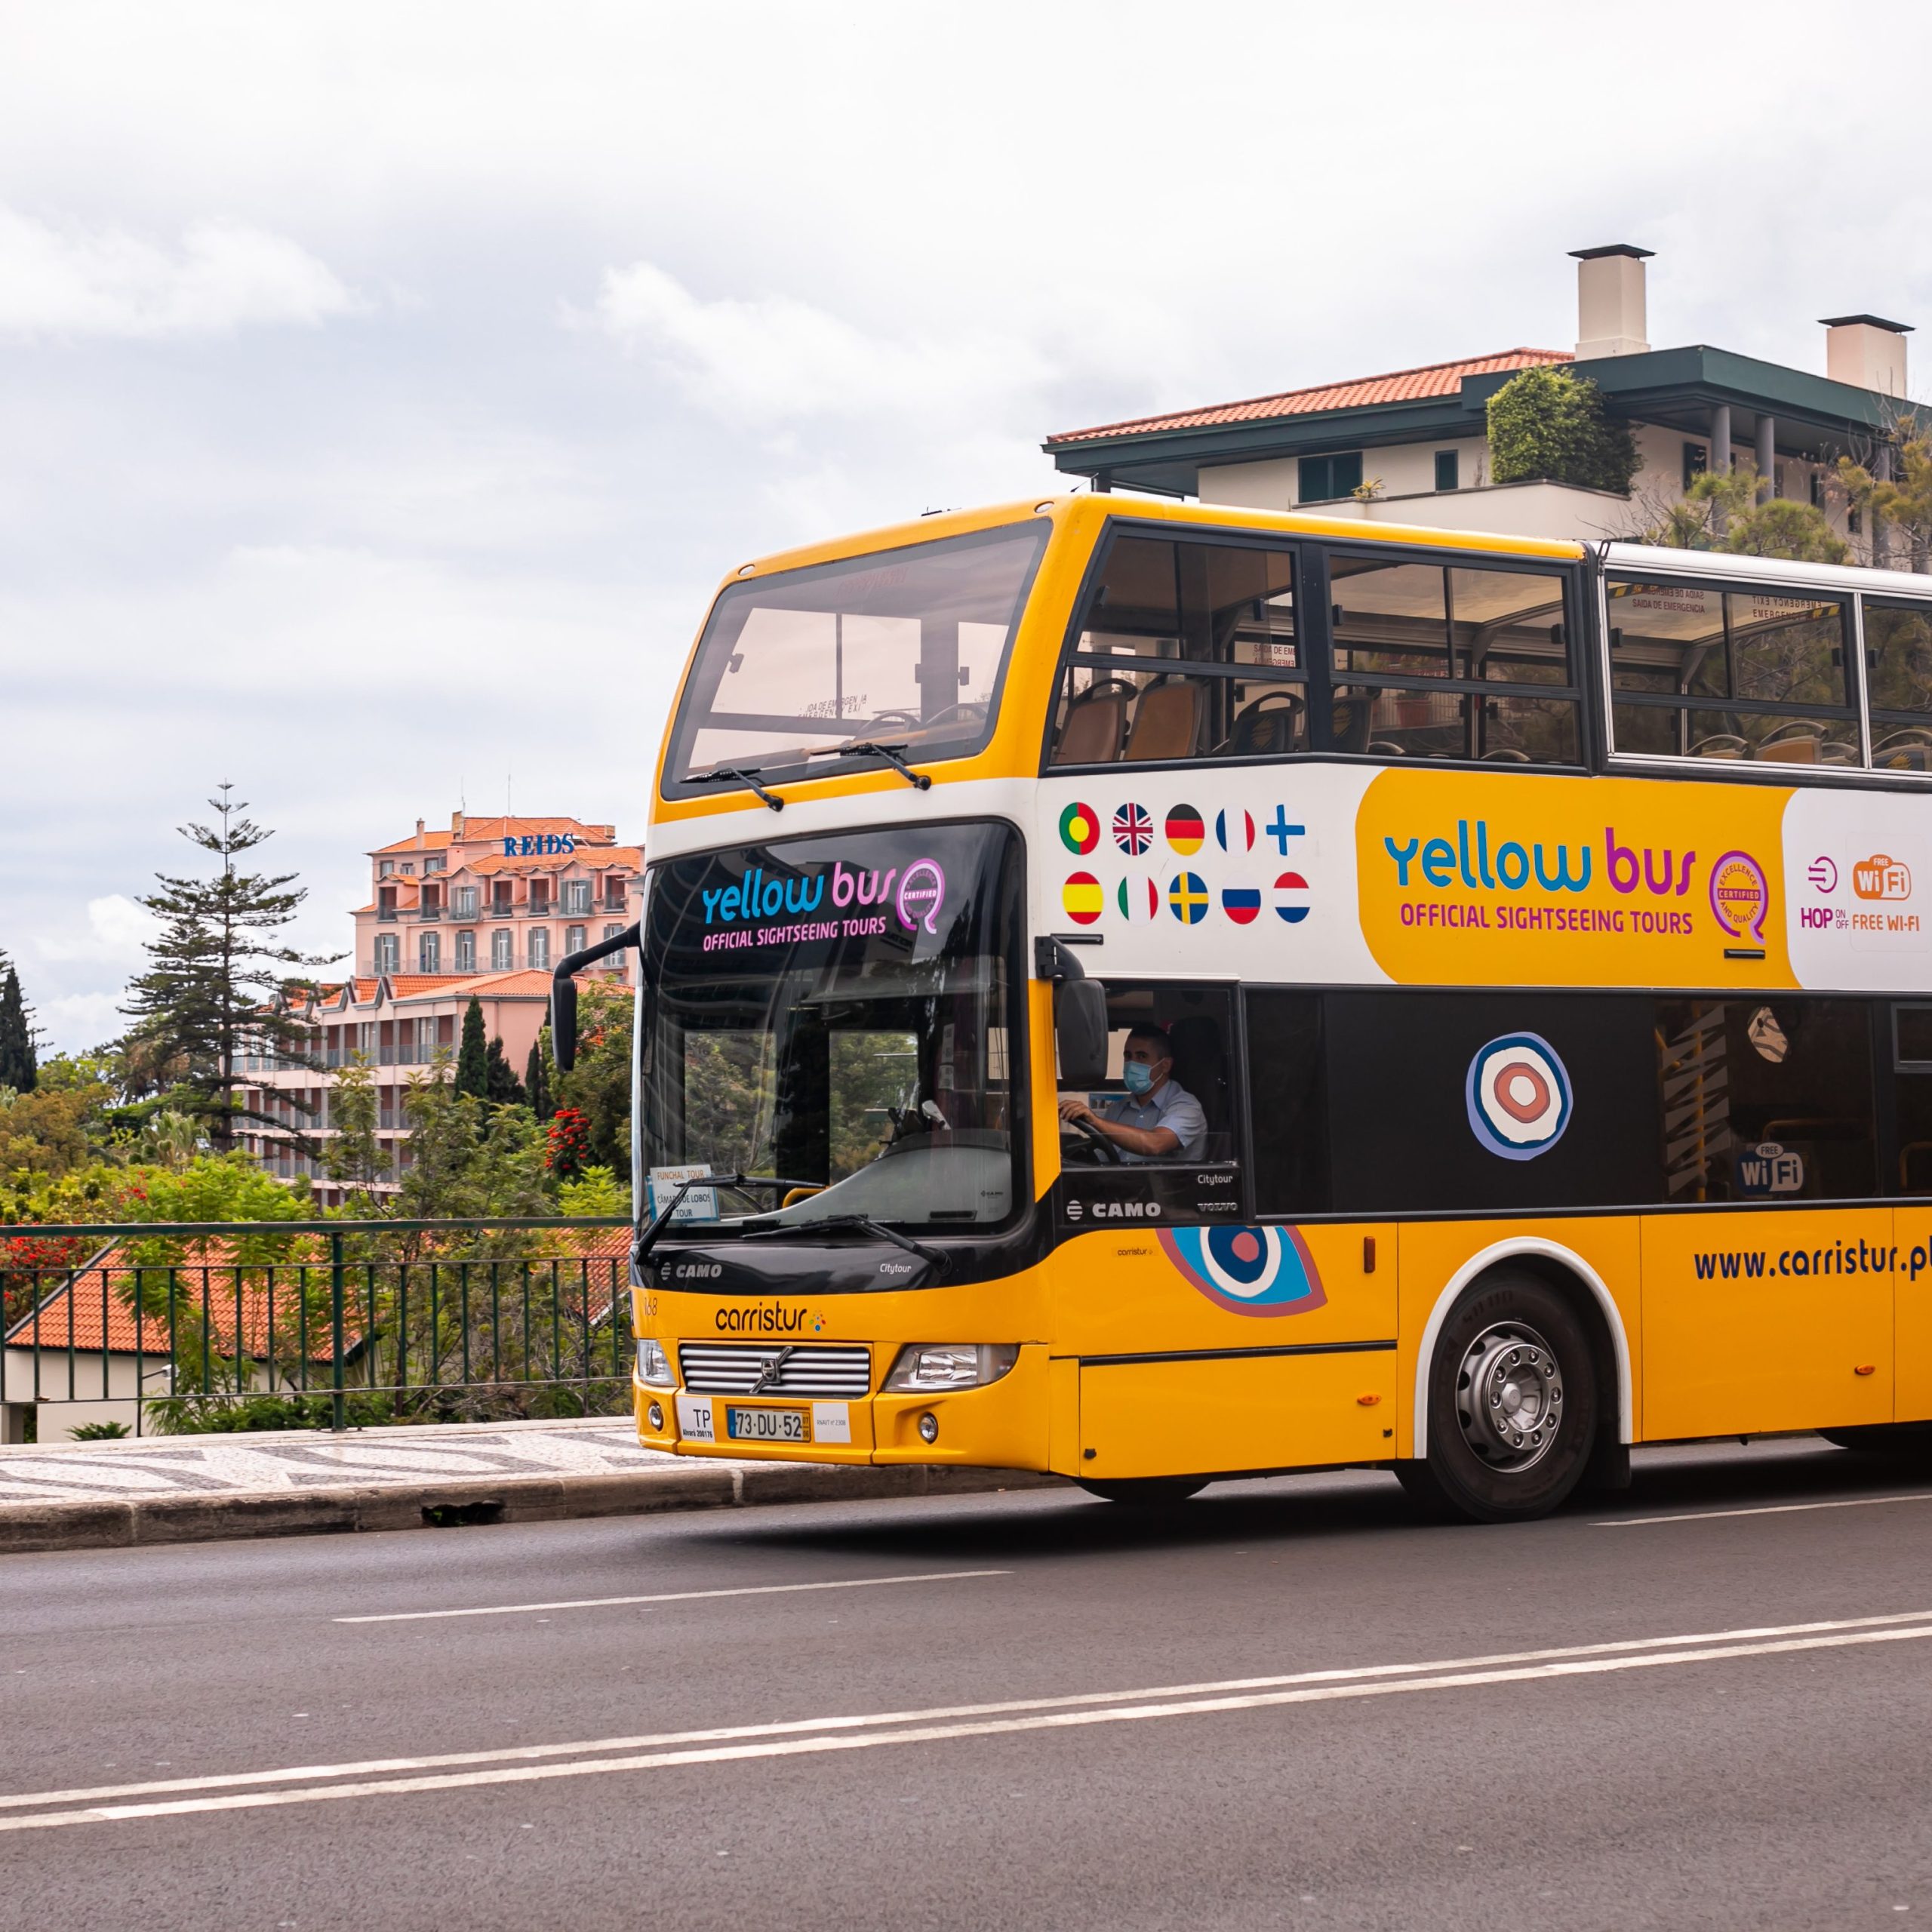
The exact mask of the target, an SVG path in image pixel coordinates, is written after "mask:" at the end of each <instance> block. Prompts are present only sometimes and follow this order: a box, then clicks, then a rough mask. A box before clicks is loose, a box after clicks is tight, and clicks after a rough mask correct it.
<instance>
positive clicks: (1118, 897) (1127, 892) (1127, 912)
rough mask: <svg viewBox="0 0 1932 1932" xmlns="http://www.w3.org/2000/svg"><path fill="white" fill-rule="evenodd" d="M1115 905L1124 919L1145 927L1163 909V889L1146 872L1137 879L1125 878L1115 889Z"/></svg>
mask: <svg viewBox="0 0 1932 1932" xmlns="http://www.w3.org/2000/svg"><path fill="white" fill-rule="evenodd" d="M1114 903H1115V905H1116V906H1118V907H1119V908H1120V915H1121V918H1123V919H1125V920H1127V921H1129V922H1130V923H1131V924H1134V925H1145V924H1146V922H1147V921H1149V919H1151V918H1153V917H1154V915H1155V914H1156V913H1157V912H1159V911H1160V909H1161V888H1159V887H1158V885H1156V884H1155V883H1154V881H1152V879H1151V878H1148V877H1147V875H1146V874H1145V873H1144V872H1143V874H1141V875H1140V877H1138V878H1124V879H1122V880H1121V882H1120V884H1118V886H1117V887H1115V889H1114Z"/></svg>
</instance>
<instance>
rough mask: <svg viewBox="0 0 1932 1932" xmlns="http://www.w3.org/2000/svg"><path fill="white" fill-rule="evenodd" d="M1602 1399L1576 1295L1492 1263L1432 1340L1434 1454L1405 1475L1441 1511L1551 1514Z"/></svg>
mask: <svg viewBox="0 0 1932 1932" xmlns="http://www.w3.org/2000/svg"><path fill="white" fill-rule="evenodd" d="M1600 1401H1601V1398H1600V1396H1599V1394H1598V1388H1597V1377H1596V1372H1595V1352H1594V1351H1593V1350H1592V1348H1591V1346H1590V1337H1589V1332H1588V1331H1587V1330H1586V1327H1584V1324H1583V1321H1582V1319H1581V1318H1580V1316H1579V1315H1578V1314H1577V1309H1576V1308H1575V1306H1574V1304H1573V1303H1571V1300H1569V1298H1568V1297H1567V1296H1565V1295H1564V1294H1563V1293H1562V1291H1561V1290H1560V1289H1558V1288H1556V1287H1552V1285H1551V1284H1550V1283H1549V1281H1546V1280H1545V1279H1544V1278H1543V1277H1542V1276H1541V1275H1534V1274H1532V1273H1531V1272H1529V1271H1527V1269H1516V1268H1508V1267H1504V1268H1498V1269H1494V1270H1493V1271H1492V1272H1490V1273H1488V1274H1487V1275H1484V1276H1483V1277H1482V1278H1481V1279H1480V1280H1479V1281H1472V1283H1471V1284H1469V1288H1468V1289H1467V1291H1466V1292H1465V1293H1464V1294H1463V1297H1462V1299H1461V1300H1460V1301H1458V1302H1457V1304H1456V1306H1454V1308H1453V1309H1451V1310H1450V1312H1449V1317H1448V1319H1447V1321H1444V1323H1443V1324H1442V1328H1441V1333H1440V1334H1438V1336H1437V1337H1436V1341H1435V1358H1434V1359H1433V1361H1432V1362H1431V1364H1430V1365H1429V1411H1428V1413H1429V1454H1428V1457H1427V1459H1426V1460H1422V1461H1415V1462H1407V1463H1398V1464H1397V1465H1396V1466H1395V1474H1396V1476H1397V1478H1398V1480H1399V1481H1401V1484H1402V1487H1404V1489H1405V1490H1406V1491H1407V1492H1408V1494H1409V1495H1410V1496H1411V1497H1412V1498H1413V1499H1414V1500H1416V1501H1417V1502H1418V1503H1421V1504H1422V1505H1423V1507H1424V1508H1425V1509H1428V1510H1429V1512H1431V1513H1432V1514H1435V1515H1441V1516H1447V1517H1454V1518H1462V1519H1463V1520H1465V1521H1471V1522H1478V1523H1518V1522H1527V1521H1530V1520H1531V1518H1534V1517H1537V1516H1545V1515H1548V1514H1549V1512H1550V1511H1551V1510H1552V1509H1555V1508H1557V1507H1558V1505H1559V1504H1561V1503H1562V1502H1563V1501H1564V1499H1565V1498H1566V1497H1567V1496H1568V1495H1569V1494H1570V1492H1571V1491H1572V1490H1574V1488H1575V1487H1577V1484H1578V1483H1579V1482H1580V1481H1582V1480H1583V1473H1584V1472H1585V1470H1586V1469H1587V1468H1588V1467H1589V1462H1590V1454H1591V1450H1592V1446H1593V1445H1594V1444H1595V1441H1596V1436H1597V1429H1598V1420H1599V1417H1598V1407H1599V1403H1600Z"/></svg>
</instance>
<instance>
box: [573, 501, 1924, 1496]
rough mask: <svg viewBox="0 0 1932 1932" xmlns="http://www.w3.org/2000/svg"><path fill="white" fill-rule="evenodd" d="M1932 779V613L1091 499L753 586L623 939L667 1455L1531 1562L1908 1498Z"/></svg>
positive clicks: (1575, 551) (714, 636) (1623, 561)
mask: <svg viewBox="0 0 1932 1932" xmlns="http://www.w3.org/2000/svg"><path fill="white" fill-rule="evenodd" d="M1927 786H1932V583H1927V580H1924V579H1923V578H1921V577H1913V576H1909V575H1904V574H1890V573H1885V572H1879V571H1863V570H1847V569H1838V568H1829V567H1817V568H1814V567H1811V566H1808V565H1793V564H1787V563H1778V562H1767V561H1763V560H1761V559H1757V558H1743V557H1732V556H1728V555H1709V554H1703V553H1693V552H1678V551H1659V550H1654V549H1644V548H1640V547H1632V546H1618V545H1614V544H1613V545H1609V546H1590V547H1589V548H1587V549H1586V547H1585V546H1582V545H1579V544H1569V543H1548V542H1533V541H1516V540H1509V539H1505V538H1501V537H1488V536H1476V535H1470V536H1459V535H1454V534H1444V533H1441V532H1438V531H1417V530H1402V529H1398V528H1391V527H1389V526H1382V525H1377V526H1374V527H1371V526H1367V525H1364V524H1362V523H1359V522H1355V521H1346V520H1343V519H1340V518H1321V517H1316V516H1301V515H1275V514H1269V513H1260V512H1256V513H1247V512H1241V511H1238V510H1232V509H1220V508H1215V507H1211V506H1191V505H1190V506H1183V505H1178V504H1168V503H1155V502H1152V501H1143V500H1134V499H1128V498H1121V497H1107V496H1091V497H1063V498H1057V499H1056V500H1053V501H1051V502H1049V503H1041V504H1038V505H1037V506H1035V505H1031V504H1029V505H1024V506H1006V507H1003V508H1000V509H989V510H985V511H980V512H972V513H970V514H961V515H946V516H943V517H933V518H927V519H925V520H924V521H921V522H919V523H918V524H916V525H908V526H906V527H904V528H897V529H893V530H888V531H881V532H877V533H874V534H870V535H867V536H864V537H855V538H851V539H849V540H844V541H842V542H838V543H828V544H826V545H823V546H819V547H817V548H814V549H810V550H805V551H799V552H792V553H789V554H787V555H782V556H778V557H774V558H770V559H768V560H766V561H761V562H759V563H757V564H754V565H746V566H745V567H744V568H743V569H741V570H740V571H737V573H736V574H734V576H732V577H730V578H729V579H728V580H727V581H726V583H724V586H723V587H722V588H721V590H720V591H719V592H718V596H717V598H716V601H715V602H714V604H713V605H712V608H711V611H710V612H709V616H708V617H707V618H706V621H705V623H704V625H703V629H702V632H701V634H700V636H699V638H698V641H697V645H696V647H695V648H694V651H693V654H692V656H691V661H690V664H689V666H688V670H687V672H686V675H685V679H684V682H683V685H682V688H681V692H680V694H679V697H678V701H677V703H676V706H675V711H674V713H673V715H672V720H671V722H670V724H669V729H668V731H667V734H666V740H665V743H664V746H663V754H662V757H661V759H660V764H659V768H658V772H657V785H656V790H655V795H654V798H653V800H652V810H651V829H650V833H649V839H648V862H649V863H648V889H647V892H646V896H645V902H644V909H643V913H642V917H641V921H640V923H639V926H638V928H637V929H636V930H635V932H634V934H629V935H626V940H631V939H634V940H635V943H637V944H638V946H639V948H640V949H641V974H640V980H641V988H640V992H639V995H638V1015H637V1064H636V1072H635V1079H636V1089H635V1163H636V1175H635V1182H636V1198H637V1199H638V1203H639V1215H640V1224H639V1235H638V1243H637V1265H636V1269H635V1275H634V1277H633V1281H634V1287H633V1300H634V1310H633V1313H634V1320H635V1331H636V1335H637V1337H638V1352H637V1363H636V1371H635V1399H636V1413H637V1419H638V1430H639V1433H640V1435H641V1438H642V1440H643V1441H645V1443H647V1444H650V1445H651V1446H653V1447H659V1448H664V1449H670V1450H674V1451H677V1452H678V1453H680V1454H688V1455H693V1456H731V1457H775V1458H796V1459H801V1460H812V1461H815V1462H852V1463H881V1464H882V1463H926V1464H981V1465H993V1466H1000V1467H1005V1468H1011V1469H1037V1470H1054V1471H1057V1472H1060V1473H1061V1474H1063V1475H1066V1476H1068V1477H1070V1478H1073V1479H1074V1480H1075V1481H1078V1482H1080V1483H1081V1484H1084V1485H1086V1486H1087V1487H1088V1488H1090V1489H1091V1490H1093V1491H1097V1493H1099V1494H1101V1495H1103V1496H1106V1497H1112V1498H1115V1499H1120V1500H1133V1499H1142V1500H1146V1499H1154V1498H1163V1499H1164V1498H1174V1497H1181V1496H1184V1495H1186V1494H1190V1493H1192V1491H1195V1490H1197V1489H1198V1488H1199V1487H1201V1486H1202V1485H1203V1484H1206V1483H1207V1482H1210V1481H1214V1480H1215V1479H1217V1478H1226V1477H1231V1476H1238V1475H1256V1474H1260V1473H1266V1472H1280V1471H1285V1470H1291V1469H1309V1468H1314V1467H1326V1466H1368V1467H1378V1468H1386V1469H1390V1470H1392V1472H1394V1473H1395V1475H1398V1477H1400V1478H1401V1480H1402V1481H1403V1482H1404V1484H1406V1485H1407V1487H1409V1488H1410V1489H1411V1491H1412V1492H1414V1494H1417V1496H1419V1497H1422V1498H1423V1499H1425V1500H1426V1501H1427V1502H1428V1503H1430V1504H1432V1505H1433V1506H1436V1507H1438V1508H1439V1509H1446V1510H1450V1511H1454V1512H1460V1513H1461V1514H1463V1515H1467V1516H1470V1517H1474V1518H1480V1519H1484V1520H1489V1521H1503V1520H1509V1519H1512V1518H1521V1517H1530V1516H1534V1515H1538V1514H1540V1513H1541V1512H1545V1511H1547V1510H1549V1509H1552V1508H1553V1507H1554V1506H1556V1505H1557V1504H1558V1503H1560V1502H1561V1500H1563V1498H1564V1497H1565V1496H1566V1495H1567V1494H1569V1493H1570V1491H1571V1490H1572V1489H1573V1488H1574V1487H1576V1485H1577V1484H1579V1483H1580V1482H1582V1481H1586V1480H1587V1481H1590V1482H1592V1483H1595V1484H1603V1485H1605V1486H1614V1485H1615V1484H1617V1483H1618V1482H1619V1481H1623V1480H1627V1471H1628V1466H1629V1445H1630V1444H1633V1443H1638V1442H1654V1441H1681V1440H1684V1439H1686V1438H1700V1437H1702V1438H1716V1437H1731V1436H1739V1435H1751V1436H1755V1435H1761V1434H1766V1433H1770V1432H1780V1431H1793V1430H1808V1429H1816V1430H1820V1431H1823V1432H1825V1433H1826V1434H1827V1435H1830V1436H1832V1438H1833V1439H1835V1440H1839V1441H1847V1442H1854V1441H1855V1442H1862V1443H1866V1444H1870V1445H1872V1446H1875V1447H1912V1446H1913V1445H1914V1444H1916V1443H1917V1442H1918V1441H1919V1439H1920V1438H1919V1433H1918V1429H1917V1428H1916V1427H1915V1425H1919V1424H1921V1423H1925V1422H1926V1421H1927V1420H1928V1419H1932V795H1928V794H1927V789H1926V788H1927ZM586 958H587V955H577V957H576V958H574V959H573V960H570V961H565V962H564V964H563V966H562V967H561V968H559V984H560V989H562V988H567V987H568V983H569V975H570V974H571V973H572V972H574V971H577V970H580V968H581V966H582V965H583V964H584V963H586ZM568 1004H569V1002H568V996H566V997H565V998H563V999H561V1000H560V1003H559V1011H558V1016H557V1031H558V1038H559V1041H560V1043H561V1045H562V1046H563V1047H564V1048H565V1050H568V1044H569V1035H570V1029H571V1014H570V1012H569V1011H568V1010H566V1009H567V1008H568Z"/></svg>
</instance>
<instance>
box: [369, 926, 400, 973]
mask: <svg viewBox="0 0 1932 1932" xmlns="http://www.w3.org/2000/svg"><path fill="white" fill-rule="evenodd" d="M401 950H402V943H401V940H398V938H397V937H396V936H395V934H394V933H378V934H377V935H376V963H375V970H376V971H377V972H378V973H393V972H394V971H395V967H396V958H397V955H398V954H399V953H400V952H401Z"/></svg>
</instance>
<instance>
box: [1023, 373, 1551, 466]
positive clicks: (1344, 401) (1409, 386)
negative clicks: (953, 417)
mask: <svg viewBox="0 0 1932 1932" xmlns="http://www.w3.org/2000/svg"><path fill="white" fill-rule="evenodd" d="M1575 359H1576V358H1574V356H1572V355H1571V353H1570V352H1569V351H1568V350H1567V349H1503V350H1502V351H1501V352H1500V353H1498V354H1497V355H1475V356H1471V357H1469V358H1467V359H1466V360H1465V361H1460V362H1429V363H1425V364H1424V365H1423V366H1422V367H1421V368H1419V369H1396V370H1392V371H1390V373H1389V374H1387V375H1386V376H1364V377H1361V379H1360V380H1358V381H1355V382H1352V383H1321V384H1320V385H1318V386H1317V387H1315V388H1313V389H1284V390H1283V391H1282V392H1281V393H1280V394H1279V395H1257V396H1251V397H1250V398H1248V399H1247V401H1245V402H1222V403H1215V404H1213V405H1210V406H1209V407H1208V408H1205V409H1185V410H1181V411H1177V412H1176V413H1175V414H1171V415H1166V416H1137V417H1133V418H1131V419H1130V420H1128V421H1126V422H1124V423H1099V424H1097V425H1096V426H1094V428H1092V429H1067V430H1063V432H1061V433H1060V435H1057V436H1049V437H1048V438H1047V445H1048V448H1054V446H1055V445H1059V444H1062V443H1080V442H1088V441H1094V440H1097V438H1100V437H1103V436H1134V435H1153V434H1155V432H1158V431H1160V430H1162V429H1214V428H1217V427H1218V426H1220V425H1221V424H1223V423H1263V422H1266V421H1268V420H1270V419H1271V418H1272V417H1281V416H1312V415H1314V414H1317V413H1318V411H1322V410H1327V409H1365V408H1369V407H1370V406H1371V405H1373V404H1375V403H1379V402H1413V401H1417V399H1419V398H1422V397H1424V396H1432V395H1454V394H1455V393H1456V392H1457V390H1458V389H1460V388H1461V387H1462V386H1463V378H1464V377H1466V376H1488V375H1495V374H1500V373H1501V372H1502V371H1506V370H1510V369H1532V368H1541V367H1542V366H1543V365H1545V364H1546V363H1551V362H1570V361H1574V360H1575Z"/></svg>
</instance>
